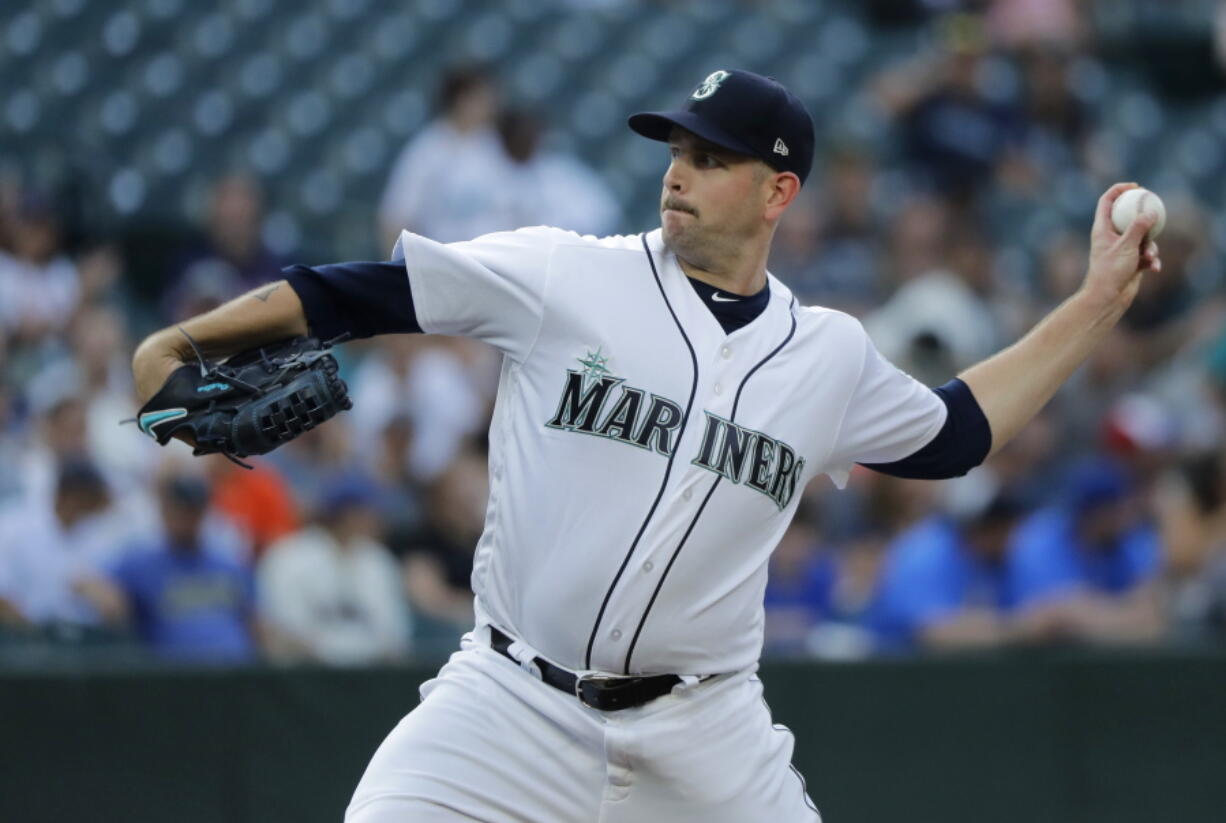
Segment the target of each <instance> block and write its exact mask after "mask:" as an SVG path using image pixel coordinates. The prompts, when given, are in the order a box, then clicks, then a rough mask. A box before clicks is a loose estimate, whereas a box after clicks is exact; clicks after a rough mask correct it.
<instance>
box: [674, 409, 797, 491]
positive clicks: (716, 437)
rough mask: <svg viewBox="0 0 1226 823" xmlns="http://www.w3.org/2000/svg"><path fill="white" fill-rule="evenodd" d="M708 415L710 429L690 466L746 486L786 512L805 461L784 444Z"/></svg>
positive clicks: (704, 435) (708, 413) (704, 433)
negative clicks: (706, 470) (698, 467)
mask: <svg viewBox="0 0 1226 823" xmlns="http://www.w3.org/2000/svg"><path fill="white" fill-rule="evenodd" d="M705 414H706V416H707V428H706V431H705V432H703V435H702V445H701V446H700V447H699V449H698V456H697V457H695V458H694V459H693V461H691V462H693V464H694V465H695V466H701V467H702V468H704V469H708V470H709V471H713V472H715V473H716V474H718V475H722V476H723V477H726V478H728V479H729V480H731V481H732V482H733V483H744V485H746V486H748V487H749V488H751V489H754V490H755V491H759V492H761V493H762V494H764V495H766V496H767V497H769V498H770V499H771V500H773V501H775V505H776V506H778V507H779V508H780V509H785V508H787V505H788V502H789V501H790V500H791V499H792V495H793V494H794V493H795V492H796V487H797V486H798V485H799V483H800V473H801V471H802V470H803V469H804V466H805V460H804V458H803V457H798V456H797V455H796V450H795V449H793V448H792V447H791V446H789V445H788V444H787V443H784V442H783V441H782V440H776V439H775V438H773V437H770V436H769V435H766V434H763V433H762V432H760V431H754V430H753V429H749V428H746V427H744V426H739V425H737V424H736V423H733V422H732V421H731V420H725V419H724V418H722V417H720V416H719V415H717V414H711V412H705Z"/></svg>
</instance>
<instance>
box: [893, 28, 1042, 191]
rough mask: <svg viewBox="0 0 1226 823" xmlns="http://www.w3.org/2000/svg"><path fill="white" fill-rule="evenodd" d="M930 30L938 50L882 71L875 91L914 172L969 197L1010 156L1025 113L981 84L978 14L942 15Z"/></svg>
mask: <svg viewBox="0 0 1226 823" xmlns="http://www.w3.org/2000/svg"><path fill="white" fill-rule="evenodd" d="M938 30H939V32H940V37H939V47H938V48H939V51H938V52H937V53H936V54H931V55H923V56H922V57H921V58H919V59H917V60H914V61H911V62H909V63H907V64H905V65H903V66H900V67H898V68H896V69H894V70H892V71H890V72H888V73H886V74H885V75H884V76H882V78H881V79H880V82H879V85H878V89H877V91H878V99H879V100H880V102H881V104H882V105H883V106H884V107H885V109H886V111H887V112H888V113H889V114H890V115H892V116H893V117H895V118H897V120H898V126H899V129H900V132H901V140H902V145H903V151H904V155H905V159H906V161H907V163H908V165H909V168H910V172H911V174H912V175H913V176H914V178H915V179H916V180H917V181H918V182H920V183H921V184H922V185H924V186H926V187H930V188H932V189H933V190H935V191H937V192H939V193H940V194H942V195H943V196H946V197H949V198H951V199H952V200H954V201H957V202H959V203H961V204H963V205H969V204H970V203H971V202H972V201H973V200H974V199H975V198H976V197H977V196H978V195H979V194H980V193H982V191H983V190H984V189H985V188H986V187H987V186H988V185H990V184H991V182H992V179H993V175H994V174H995V173H996V172H997V170H998V169H999V168H1000V167H1001V165H1002V164H1003V163H1005V162H1006V161H1009V160H1011V159H1012V158H1011V157H1010V155H1011V154H1012V153H1015V152H1016V151H1017V149H1018V147H1019V146H1020V143H1021V139H1022V135H1023V133H1024V131H1025V120H1024V117H1023V113H1022V111H1021V109H1020V108H1019V107H1018V106H1017V105H1016V102H1015V101H1013V100H1011V99H1009V98H1008V97H1005V96H1003V95H999V94H995V93H993V94H988V93H986V92H985V88H984V86H983V85H982V82H983V79H984V78H983V77H982V76H981V74H980V69H981V67H982V65H983V60H984V58H985V56H986V55H987V49H988V42H987V39H986V34H985V32H984V30H983V27H982V22H981V21H980V20H979V19H978V18H976V17H973V16H971V15H961V14H960V15H950V16H949V17H946V18H944V19H943V20H942V21H941V23H940V26H939V27H938Z"/></svg>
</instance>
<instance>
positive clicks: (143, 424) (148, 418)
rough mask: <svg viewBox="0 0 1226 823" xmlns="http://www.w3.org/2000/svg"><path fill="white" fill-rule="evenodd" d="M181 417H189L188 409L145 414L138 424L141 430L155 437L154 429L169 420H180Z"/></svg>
mask: <svg viewBox="0 0 1226 823" xmlns="http://www.w3.org/2000/svg"><path fill="white" fill-rule="evenodd" d="M181 417H187V409H166V410H165V411H155V412H145V413H144V414H142V415H141V416H140V421H139V422H138V423H137V425H138V426H140V430H141V431H143V432H144V433H145V434H147V435H149V436H150V437H155V436H156V435H154V433H153V427H154V426H158V425H161V424H162V423H165V422H166V421H167V420H178V419H179V418H181Z"/></svg>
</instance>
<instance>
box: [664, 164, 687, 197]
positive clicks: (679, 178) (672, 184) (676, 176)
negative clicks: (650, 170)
mask: <svg viewBox="0 0 1226 823" xmlns="http://www.w3.org/2000/svg"><path fill="white" fill-rule="evenodd" d="M664 188H666V189H668V190H669V191H672V192H678V193H680V192H681V191H682V190H683V189H684V188H685V175H684V174H683V173H682V172H681V170H680V169H679V168H678V164H677V163H675V162H674V163H669V164H668V171H666V172H664Z"/></svg>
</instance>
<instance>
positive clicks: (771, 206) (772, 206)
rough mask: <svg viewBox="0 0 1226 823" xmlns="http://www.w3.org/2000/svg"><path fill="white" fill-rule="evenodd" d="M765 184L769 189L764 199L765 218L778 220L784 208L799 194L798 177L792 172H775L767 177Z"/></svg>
mask: <svg viewBox="0 0 1226 823" xmlns="http://www.w3.org/2000/svg"><path fill="white" fill-rule="evenodd" d="M766 185H768V186H770V191H769V192H768V194H767V199H766V215H765V216H766V219H767V220H778V219H779V217H780V216H781V215H782V214H783V212H784V210H785V209H787V207H788V206H790V205H791V204H792V201H793V200H795V199H796V195H798V194H800V178H799V177H797V176H796V175H795V174H794V173H793V172H790V171H781V172H776V173H774V174H772V175H771V176H770V178H768V180H767V183H766Z"/></svg>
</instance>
